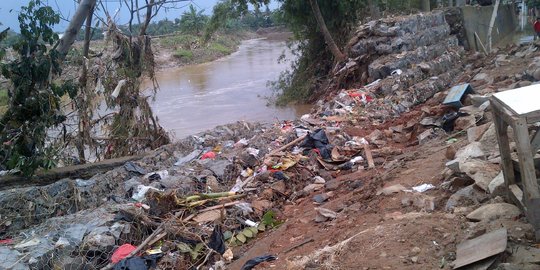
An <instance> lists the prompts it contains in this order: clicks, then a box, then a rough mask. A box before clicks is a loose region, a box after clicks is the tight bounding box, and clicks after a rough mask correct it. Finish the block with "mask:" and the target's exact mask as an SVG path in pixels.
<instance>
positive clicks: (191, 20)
mask: <svg viewBox="0 0 540 270" xmlns="http://www.w3.org/2000/svg"><path fill="white" fill-rule="evenodd" d="M203 13H204V9H202V10H199V11H197V9H196V8H195V7H194V6H193V5H189V11H185V12H184V13H183V14H182V17H180V22H179V24H180V29H181V31H182V32H184V33H190V34H200V33H201V32H202V31H203V29H204V26H205V25H206V22H207V21H208V16H206V15H204V14H203Z"/></svg>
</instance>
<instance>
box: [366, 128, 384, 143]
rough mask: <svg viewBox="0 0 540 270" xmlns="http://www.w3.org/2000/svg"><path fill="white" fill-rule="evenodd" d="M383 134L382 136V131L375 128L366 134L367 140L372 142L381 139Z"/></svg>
mask: <svg viewBox="0 0 540 270" xmlns="http://www.w3.org/2000/svg"><path fill="white" fill-rule="evenodd" d="M383 136H384V134H383V133H382V131H380V130H378V129H376V130H374V131H373V132H371V133H370V134H369V135H368V136H367V139H368V141H369V142H371V143H373V142H375V141H377V140H379V139H381V138H382V137H383Z"/></svg>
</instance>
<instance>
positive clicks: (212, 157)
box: [201, 152, 216, 160]
mask: <svg viewBox="0 0 540 270" xmlns="http://www.w3.org/2000/svg"><path fill="white" fill-rule="evenodd" d="M215 158H216V153H214V152H208V153H206V154H204V155H202V157H201V160H205V159H215Z"/></svg>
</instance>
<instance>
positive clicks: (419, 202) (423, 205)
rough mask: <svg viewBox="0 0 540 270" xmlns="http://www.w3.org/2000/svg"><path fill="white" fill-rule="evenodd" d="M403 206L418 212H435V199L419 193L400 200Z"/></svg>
mask: <svg viewBox="0 0 540 270" xmlns="http://www.w3.org/2000/svg"><path fill="white" fill-rule="evenodd" d="M401 204H402V205H404V206H411V205H412V206H415V207H417V208H419V209H420V210H424V211H426V212H432V211H434V210H435V198H434V197H431V196H427V195H424V194H421V193H412V194H410V195H407V196H405V197H404V198H403V199H402V200H401Z"/></svg>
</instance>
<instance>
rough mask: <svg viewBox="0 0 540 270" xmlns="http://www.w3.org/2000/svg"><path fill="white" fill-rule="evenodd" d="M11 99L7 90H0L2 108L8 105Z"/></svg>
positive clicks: (0, 105)
mask: <svg viewBox="0 0 540 270" xmlns="http://www.w3.org/2000/svg"><path fill="white" fill-rule="evenodd" d="M8 102H9V97H8V91H7V89H0V107H3V106H6V105H8Z"/></svg>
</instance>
